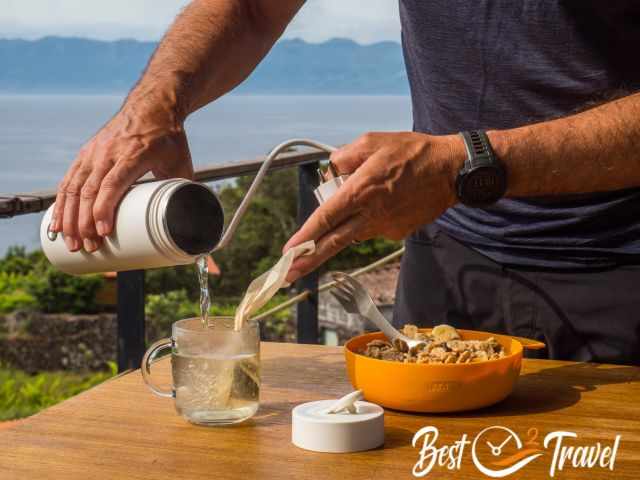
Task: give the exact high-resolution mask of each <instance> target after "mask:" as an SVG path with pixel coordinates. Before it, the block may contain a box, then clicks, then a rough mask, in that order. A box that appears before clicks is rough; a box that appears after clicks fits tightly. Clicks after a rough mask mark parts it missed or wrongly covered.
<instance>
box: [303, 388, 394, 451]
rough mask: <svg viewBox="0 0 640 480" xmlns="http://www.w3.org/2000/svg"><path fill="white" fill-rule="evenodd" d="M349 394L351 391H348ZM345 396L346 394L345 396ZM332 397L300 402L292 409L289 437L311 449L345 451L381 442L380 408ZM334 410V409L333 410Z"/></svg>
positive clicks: (306, 448)
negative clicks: (330, 398)
mask: <svg viewBox="0 0 640 480" xmlns="http://www.w3.org/2000/svg"><path fill="white" fill-rule="evenodd" d="M349 395H351V396H352V397H353V394H349ZM346 397H348V396H346ZM346 397H343V398H342V399H340V400H338V401H337V402H342V404H339V403H338V404H339V405H340V407H342V408H339V409H338V410H337V411H336V409H335V408H332V407H335V405H336V404H337V402H336V400H319V401H315V402H308V403H303V404H301V405H298V406H296V407H295V408H294V409H293V411H292V426H291V441H292V442H293V444H294V445H296V446H297V447H300V448H303V449H305V450H312V451H314V452H329V453H348V452H359V451H363V450H371V449H373V448H377V447H379V446H381V445H382V444H383V443H384V410H383V409H382V407H380V406H379V405H376V404H375V403H370V402H365V401H360V400H357V401H354V402H346V403H349V405H345V402H344V400H345V398H346ZM334 412H335V413H334Z"/></svg>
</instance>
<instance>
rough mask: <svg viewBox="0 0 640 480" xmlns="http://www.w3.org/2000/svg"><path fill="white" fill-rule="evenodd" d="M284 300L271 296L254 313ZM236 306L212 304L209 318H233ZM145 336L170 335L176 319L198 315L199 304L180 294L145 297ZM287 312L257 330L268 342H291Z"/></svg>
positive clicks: (281, 295)
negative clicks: (146, 333) (271, 340)
mask: <svg viewBox="0 0 640 480" xmlns="http://www.w3.org/2000/svg"><path fill="white" fill-rule="evenodd" d="M286 299H287V296H286V295H284V294H279V295H276V296H274V297H273V298H272V299H271V300H270V301H269V302H267V304H266V305H265V306H264V307H262V309H260V310H259V311H258V313H261V312H265V311H267V310H269V309H271V308H273V307H275V306H276V305H279V304H280V303H282V302H284V301H285V300H286ZM235 309H236V304H235V303H233V304H224V305H221V304H213V305H211V308H210V310H209V315H212V316H221V317H231V316H233V315H234V314H235ZM145 315H146V318H147V322H148V326H149V329H148V330H149V332H148V340H150V341H152V340H156V339H158V338H162V337H168V336H170V335H171V324H172V323H173V322H175V321H176V320H177V319H180V318H189V317H197V316H199V315H200V304H199V303H198V302H197V301H194V300H191V299H190V298H189V296H188V295H187V292H185V291H184V290H173V291H170V292H167V293H165V294H163V295H160V294H150V295H147V302H146V306H145ZM290 316H291V310H290V309H285V310H282V311H280V312H277V313H275V314H274V315H271V316H270V317H269V318H266V319H264V320H263V321H262V324H261V329H262V332H263V334H265V335H266V336H267V337H268V338H275V339H280V340H293V336H292V335H293V332H292V331H291V328H290V326H289V324H288V320H289V318H290Z"/></svg>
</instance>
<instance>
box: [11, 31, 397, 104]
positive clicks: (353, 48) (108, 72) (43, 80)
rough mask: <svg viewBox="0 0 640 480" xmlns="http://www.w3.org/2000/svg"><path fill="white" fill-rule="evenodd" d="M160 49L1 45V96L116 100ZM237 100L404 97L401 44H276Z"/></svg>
mask: <svg viewBox="0 0 640 480" xmlns="http://www.w3.org/2000/svg"><path fill="white" fill-rule="evenodd" d="M155 47H156V43H155V42H139V41H136V40H118V41H113V42H104V41H98V40H90V39H85V38H63V37H45V38H42V39H39V40H16V39H0V65H2V68H0V92H2V93H115V92H123V91H127V90H129V89H130V87H131V86H132V85H133V83H134V82H135V80H136V79H137V78H138V76H139V75H140V73H141V72H142V70H143V68H144V67H145V65H146V64H147V61H148V59H149V57H150V55H151V53H152V52H153V50H154V48H155ZM234 92H235V93H247V94H249V93H253V94H405V93H407V92H408V84H407V74H406V71H405V66H404V61H403V58H402V49H401V47H400V44H398V43H397V42H380V43H374V44H371V45H360V44H358V43H356V42H354V41H352V40H347V39H332V40H328V41H326V42H324V43H318V44H315V43H307V42H305V41H303V40H299V39H292V40H282V41H280V42H278V43H277V44H276V45H275V46H274V48H273V49H272V51H271V52H270V53H269V55H268V56H267V57H266V58H265V59H264V60H263V61H262V63H261V64H260V65H259V66H258V68H257V69H256V71H255V72H254V73H253V74H252V75H251V76H250V77H249V78H248V79H247V80H246V81H245V82H244V83H242V84H241V85H240V86H239V87H238V88H236V90H234Z"/></svg>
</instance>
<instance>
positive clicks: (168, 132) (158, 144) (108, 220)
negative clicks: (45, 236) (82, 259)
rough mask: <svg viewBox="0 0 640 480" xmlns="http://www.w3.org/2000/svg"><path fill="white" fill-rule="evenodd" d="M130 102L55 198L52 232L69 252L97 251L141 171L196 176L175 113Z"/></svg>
mask: <svg viewBox="0 0 640 480" xmlns="http://www.w3.org/2000/svg"><path fill="white" fill-rule="evenodd" d="M134 105H135V103H133V102H132V103H131V104H129V105H125V106H124V107H123V109H122V110H121V111H120V112H119V113H118V114H117V115H116V116H115V117H113V119H111V120H110V121H109V123H107V124H106V125H105V126H104V127H103V128H102V129H101V130H100V131H99V132H98V133H97V134H96V136H95V137H93V138H92V139H91V140H89V142H88V143H87V144H85V146H84V147H82V149H81V150H80V153H79V154H78V156H77V158H76V159H75V161H74V162H73V164H72V165H71V167H70V168H69V170H68V171H67V174H66V175H65V177H64V178H63V180H62V182H61V183H60V186H59V187H58V195H57V197H56V205H55V209H54V213H53V221H52V230H53V231H55V232H60V231H62V232H64V240H65V242H66V245H67V248H68V249H69V250H70V251H77V250H80V249H82V248H84V250H86V251H87V252H93V251H95V250H97V249H98V248H99V247H100V244H101V242H102V237H104V236H106V235H109V234H110V233H111V231H112V229H113V224H114V212H115V209H116V207H117V205H118V203H119V202H120V199H121V198H122V196H123V195H124V194H125V192H126V191H127V189H128V188H129V187H130V186H131V185H132V184H133V183H134V182H135V181H136V180H137V179H138V178H140V177H141V176H142V175H144V174H145V173H147V172H152V173H153V174H154V175H155V177H156V178H171V177H183V178H191V177H192V176H193V166H192V164H191V157H190V155H189V147H188V145H187V138H186V136H185V133H184V130H183V128H182V123H181V122H176V121H175V116H173V115H165V114H162V113H161V112H159V111H157V110H156V111H154V112H147V111H144V110H143V109H140V108H137V107H135V106H134Z"/></svg>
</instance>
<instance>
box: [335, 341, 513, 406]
mask: <svg viewBox="0 0 640 480" xmlns="http://www.w3.org/2000/svg"><path fill="white" fill-rule="evenodd" d="M430 330H431V329H420V331H421V332H429V331H430ZM458 333H460V336H461V337H462V339H463V340H485V339H487V338H489V337H493V338H495V339H496V340H497V341H498V342H499V343H500V344H501V345H502V346H503V348H504V349H505V353H506V355H505V356H504V357H503V358H499V359H497V360H487V361H485V362H478V363H464V364H455V363H453V364H425V363H402V362H394V361H389V360H378V359H376V358H370V357H365V356H364V355H362V354H360V353H358V352H360V351H362V350H363V349H364V347H365V346H366V345H367V343H369V342H370V341H372V340H376V339H379V340H385V339H386V337H385V336H384V334H383V333H382V332H375V333H367V334H365V335H359V336H357V337H354V338H352V339H351V340H349V341H348V342H347V343H346V344H345V346H344V354H345V358H346V362H347V372H348V375H349V380H351V384H352V385H353V387H354V388H356V389H359V390H362V392H363V393H364V397H365V398H366V399H367V400H368V401H370V402H374V403H377V404H379V405H382V406H383V407H387V408H393V409H396V410H405V411H409V412H432V413H435V412H459V411H463V410H473V409H476V408H482V407H486V406H489V405H493V404H494V403H497V402H499V401H500V400H502V399H504V398H506V397H507V396H508V395H509V394H510V393H511V392H512V391H513V387H514V386H515V384H516V381H517V379H518V376H519V375H520V367H521V366H522V348H523V347H522V343H520V342H519V341H518V340H516V339H514V338H512V337H509V336H506V335H497V334H495V333H488V332H477V331H473V330H458Z"/></svg>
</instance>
